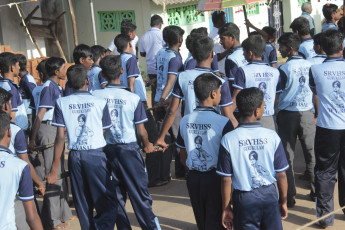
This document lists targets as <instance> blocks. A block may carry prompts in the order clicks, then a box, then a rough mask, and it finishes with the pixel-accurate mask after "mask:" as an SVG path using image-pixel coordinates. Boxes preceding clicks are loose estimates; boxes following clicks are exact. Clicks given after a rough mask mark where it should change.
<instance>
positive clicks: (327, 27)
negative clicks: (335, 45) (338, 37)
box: [321, 22, 339, 32]
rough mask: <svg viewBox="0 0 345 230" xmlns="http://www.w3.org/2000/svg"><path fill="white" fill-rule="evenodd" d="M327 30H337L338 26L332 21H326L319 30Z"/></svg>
mask: <svg viewBox="0 0 345 230" xmlns="http://www.w3.org/2000/svg"><path fill="white" fill-rule="evenodd" d="M327 30H339V27H338V26H337V25H336V24H334V23H333V22H327V23H325V24H323V25H322V28H321V32H326V31H327Z"/></svg>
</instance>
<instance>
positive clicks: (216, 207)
mask: <svg viewBox="0 0 345 230" xmlns="http://www.w3.org/2000/svg"><path fill="white" fill-rule="evenodd" d="M233 129H234V127H233V126H232V123H231V121H230V120H229V119H228V118H226V117H224V116H221V115H219V114H218V112H217V111H216V110H215V109H214V108H212V107H206V106H198V107H196V109H195V110H194V111H193V112H192V113H190V114H188V115H186V116H184V117H183V118H182V120H181V123H180V130H179V136H178V138H177V141H176V145H177V146H179V147H180V148H184V149H186V151H187V159H186V165H187V166H188V168H189V173H188V176H187V188H188V192H189V196H190V200H191V203H192V207H193V212H194V216H195V220H196V223H197V225H198V229H224V228H223V226H222V221H221V220H222V199H221V190H220V188H221V180H220V179H221V178H220V177H219V176H218V175H217V174H216V167H217V162H218V153H219V146H220V141H221V138H222V137H223V136H224V135H225V134H226V133H228V132H230V131H232V130H233Z"/></svg>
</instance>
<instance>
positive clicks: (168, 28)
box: [162, 26, 170, 45]
mask: <svg viewBox="0 0 345 230" xmlns="http://www.w3.org/2000/svg"><path fill="white" fill-rule="evenodd" d="M169 30H170V27H169V26H167V27H164V29H163V32H162V34H163V40H164V42H165V43H166V45H169V44H168V34H169Z"/></svg>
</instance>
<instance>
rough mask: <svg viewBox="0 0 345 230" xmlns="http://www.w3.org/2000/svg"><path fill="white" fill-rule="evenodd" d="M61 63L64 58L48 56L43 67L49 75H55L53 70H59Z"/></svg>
mask: <svg viewBox="0 0 345 230" xmlns="http://www.w3.org/2000/svg"><path fill="white" fill-rule="evenodd" d="M63 64H65V60H64V59H63V58H59V57H51V58H48V59H47V61H46V64H45V68H46V71H47V74H48V76H49V77H52V76H55V71H56V70H59V69H60V68H61V67H62V66H63Z"/></svg>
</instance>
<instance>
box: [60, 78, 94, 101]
mask: <svg viewBox="0 0 345 230" xmlns="http://www.w3.org/2000/svg"><path fill="white" fill-rule="evenodd" d="M67 82H68V79H67V80H66V83H65V90H64V91H63V96H64V97H67V96H69V95H71V94H73V93H74V91H75V90H74V89H72V88H70V87H69V86H68V84H67ZM87 91H89V92H90V93H92V85H91V83H90V82H89V85H88V87H87Z"/></svg>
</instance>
